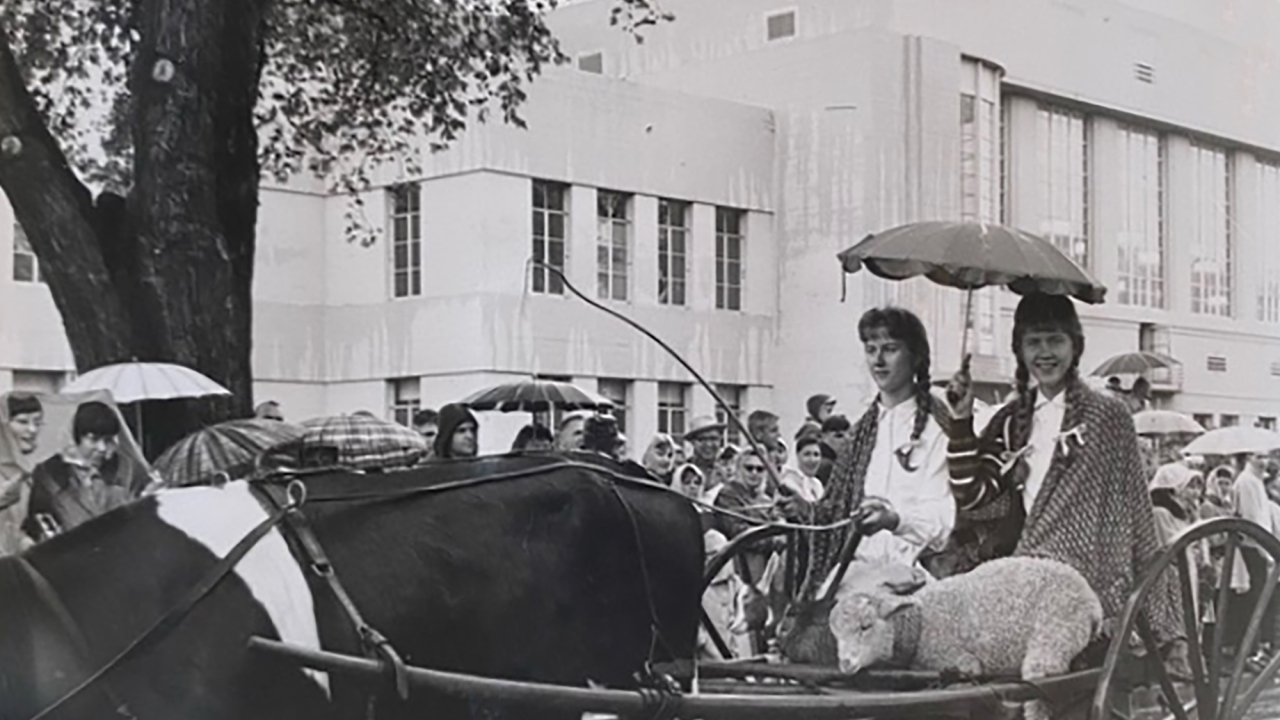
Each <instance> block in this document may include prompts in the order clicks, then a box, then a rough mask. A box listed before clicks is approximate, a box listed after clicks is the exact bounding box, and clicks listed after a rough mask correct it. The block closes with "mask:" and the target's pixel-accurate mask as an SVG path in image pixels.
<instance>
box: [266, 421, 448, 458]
mask: <svg viewBox="0 0 1280 720" xmlns="http://www.w3.org/2000/svg"><path fill="white" fill-rule="evenodd" d="M428 450H429V447H428V446H427V441H426V440H424V439H423V438H422V436H421V435H419V434H418V433H416V432H414V431H413V430H411V429H409V428H407V427H405V426H403V425H400V424H398V423H393V422H389V421H387V420H382V419H380V418H377V417H374V416H373V415H371V414H367V413H362V412H361V413H355V414H354V415H334V416H332V417H322V418H313V419H311V420H305V421H303V423H302V436H301V437H299V438H296V439H294V440H290V441H288V442H284V443H280V444H279V445H275V446H273V447H271V448H268V449H267V450H266V451H265V452H264V453H263V455H262V458H261V460H260V462H261V464H262V465H263V466H266V467H279V466H290V467H323V466H329V465H342V466H345V467H350V468H355V469H357V470H374V469H378V470H382V469H389V468H396V467H409V466H412V465H415V464H417V462H418V461H419V460H420V459H422V458H423V457H424V456H425V455H426V454H427V451H428Z"/></svg>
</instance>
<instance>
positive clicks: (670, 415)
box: [658, 382, 689, 438]
mask: <svg viewBox="0 0 1280 720" xmlns="http://www.w3.org/2000/svg"><path fill="white" fill-rule="evenodd" d="M688 394H689V386H688V385H686V384H685V383H673V382H660V383H658V432H662V433H669V434H671V435H673V436H675V437H677V438H679V437H681V436H682V435H684V429H685V414H686V413H688V405H687V403H686V399H687V396H688Z"/></svg>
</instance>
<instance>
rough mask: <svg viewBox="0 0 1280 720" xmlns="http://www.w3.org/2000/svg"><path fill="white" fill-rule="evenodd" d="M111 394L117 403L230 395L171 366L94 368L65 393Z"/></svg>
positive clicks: (196, 375)
mask: <svg viewBox="0 0 1280 720" xmlns="http://www.w3.org/2000/svg"><path fill="white" fill-rule="evenodd" d="M89 390H109V391H110V392H111V396H112V397H113V398H115V400H116V402H117V403H120V404H121V405H126V404H128V403H131V402H138V401H139V400H172V399H175V398H197V397H204V396H206V395H230V394H231V391H230V390H228V389H226V388H224V387H222V386H221V385H219V384H218V383H216V382H214V381H213V380H210V379H209V378H207V377H205V376H204V375H201V374H200V373H198V372H196V371H195V370H192V369H191V368H189V367H183V366H182V365H173V364H170V363H151V362H127V363H119V364H116V365H104V366H103V367H100V368H94V369H93V370H90V371H89V372H87V373H85V374H83V375H81V376H80V377H78V378H76V379H75V380H72V381H71V382H70V383H67V385H66V387H64V388H62V392H64V393H74V392H87V391H89Z"/></svg>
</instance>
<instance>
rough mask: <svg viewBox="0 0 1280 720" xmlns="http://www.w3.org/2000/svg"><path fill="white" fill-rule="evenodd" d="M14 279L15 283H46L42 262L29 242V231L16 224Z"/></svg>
mask: <svg viewBox="0 0 1280 720" xmlns="http://www.w3.org/2000/svg"><path fill="white" fill-rule="evenodd" d="M13 279H14V282H29V283H34V282H44V274H43V273H41V272H40V261H39V260H38V259H37V258H36V252H35V251H34V250H32V249H31V243H30V241H28V240H27V231H25V230H23V229H22V225H20V224H19V223H16V222H15V223H14V224H13Z"/></svg>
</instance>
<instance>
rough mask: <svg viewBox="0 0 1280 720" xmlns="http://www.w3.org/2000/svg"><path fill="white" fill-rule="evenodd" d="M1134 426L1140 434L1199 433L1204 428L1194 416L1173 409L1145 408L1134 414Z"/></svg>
mask: <svg viewBox="0 0 1280 720" xmlns="http://www.w3.org/2000/svg"><path fill="white" fill-rule="evenodd" d="M1133 426H1134V428H1136V429H1137V431H1138V434H1139V435H1177V434H1179V433H1188V434H1195V435H1199V434H1201V433H1203V432H1204V428H1203V427H1201V425H1200V423H1198V422H1196V421H1195V420H1194V419H1193V418H1191V417H1189V416H1187V415H1183V414H1182V413H1180V412H1175V411H1173V410H1143V411H1142V412H1139V413H1134V415H1133Z"/></svg>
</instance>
